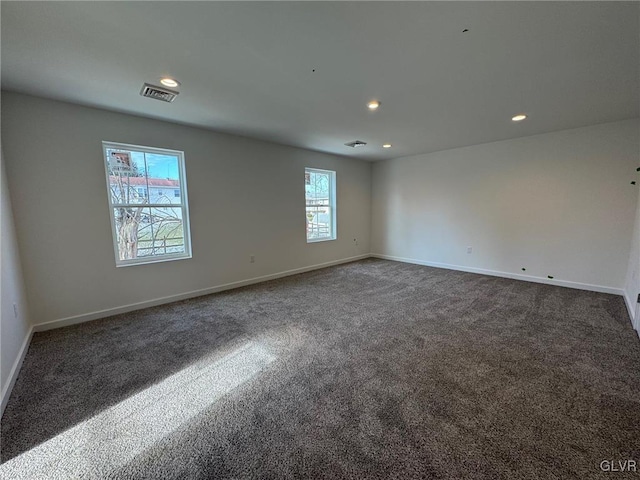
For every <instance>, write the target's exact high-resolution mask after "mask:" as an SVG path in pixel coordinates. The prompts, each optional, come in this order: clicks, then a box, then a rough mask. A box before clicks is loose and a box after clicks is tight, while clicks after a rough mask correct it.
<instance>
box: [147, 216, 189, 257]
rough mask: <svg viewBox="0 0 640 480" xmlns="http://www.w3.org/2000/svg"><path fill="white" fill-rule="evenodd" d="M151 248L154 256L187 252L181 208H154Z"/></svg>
mask: <svg viewBox="0 0 640 480" xmlns="http://www.w3.org/2000/svg"><path fill="white" fill-rule="evenodd" d="M148 239H149V247H151V248H152V252H153V254H154V255H165V254H175V253H184V252H185V241H184V230H183V222H182V209H181V208H170V207H168V208H152V209H151V232H150V235H149V237H148Z"/></svg>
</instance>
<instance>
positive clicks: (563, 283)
mask: <svg viewBox="0 0 640 480" xmlns="http://www.w3.org/2000/svg"><path fill="white" fill-rule="evenodd" d="M371 256H372V257H374V258H382V259H384V260H394V261H396V262H404V263H415V264H416V265H424V266H427V267H435V268H444V269H447V270H458V271H461V272H469V273H479V274H481V275H491V276H492V277H503V278H511V279H513V280H523V281H525V282H535V283H544V284H546V285H555V286H558V287H568V288H576V289H578V290H589V291H591V292H600V293H611V294H613V295H624V290H622V289H621V288H613V287H605V286H603V285H591V284H589V283H579V282H570V281H568V280H555V279H550V278H542V277H534V276H531V275H521V274H519V273H510V272H500V271H496V270H485V269H483V268H474V267H466V266H462V265H450V264H448V263H438V262H428V261H426V260H417V259H414V258H404V257H394V256H392V255H382V254H380V253H372V254H371Z"/></svg>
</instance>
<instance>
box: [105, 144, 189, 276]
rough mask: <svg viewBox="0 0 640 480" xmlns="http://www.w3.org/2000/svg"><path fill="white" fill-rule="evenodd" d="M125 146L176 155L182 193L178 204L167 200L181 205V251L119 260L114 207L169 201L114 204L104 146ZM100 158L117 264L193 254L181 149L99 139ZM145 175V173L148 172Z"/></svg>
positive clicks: (126, 264)
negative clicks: (100, 140) (182, 245)
mask: <svg viewBox="0 0 640 480" xmlns="http://www.w3.org/2000/svg"><path fill="white" fill-rule="evenodd" d="M109 149H112V150H125V151H134V152H142V153H151V154H159V155H169V156H175V157H177V159H178V176H179V179H178V181H179V184H180V191H181V193H182V195H181V197H180V204H175V205H174V204H170V208H180V209H181V210H182V234H183V236H184V253H170V254H162V255H150V256H148V257H138V258H133V259H129V260H120V252H119V250H118V233H117V228H116V219H115V216H114V209H115V208H118V206H122V205H126V206H129V205H131V206H136V207H139V206H140V205H144V206H145V207H146V208H167V207H168V204H155V203H153V204H152V203H146V204H140V203H135V204H134V203H123V204H119V205H116V206H114V204H113V199H112V195H111V183H110V179H109V159H108V157H107V150H109ZM102 157H103V159H102V162H103V164H104V172H105V180H106V183H107V202H108V205H109V217H110V219H111V241H112V243H113V251H114V255H115V260H116V267H131V266H133V265H147V264H150V263H162V262H170V261H173V260H184V259H188V258H192V257H193V252H192V249H191V224H190V222H189V200H188V195H187V173H186V168H185V161H184V152H183V151H180V150H172V149H168V148H159V147H147V146H143V145H133V144H129V143H120V142H111V141H103V142H102ZM147 178H148V176H147ZM145 190H147V194H146V199H147V200H148V199H149V198H150V197H151V195H150V192H148V188H147V187H145Z"/></svg>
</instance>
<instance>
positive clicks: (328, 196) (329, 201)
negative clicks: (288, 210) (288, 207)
mask: <svg viewBox="0 0 640 480" xmlns="http://www.w3.org/2000/svg"><path fill="white" fill-rule="evenodd" d="M304 190H305V197H306V206H307V211H306V223H307V242H318V241H322V240H335V239H336V172H332V171H330V170H318V169H316V168H305V170H304Z"/></svg>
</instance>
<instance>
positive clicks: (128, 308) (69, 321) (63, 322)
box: [33, 253, 370, 332]
mask: <svg viewBox="0 0 640 480" xmlns="http://www.w3.org/2000/svg"><path fill="white" fill-rule="evenodd" d="M369 257H370V255H369V254H368V253H367V254H364V255H357V256H355V257H349V258H343V259H341V260H333V261H331V262H325V263H319V264H317V265H311V266H308V267H301V268H295V269H293V270H285V271H283V272H278V273H272V274H269V275H263V276H261V277H254V278H249V279H247V280H240V281H237V282H231V283H225V284H224V285H218V286H215V287H209V288H203V289H201V290H193V291H191V292H185V293H179V294H177V295H170V296H167V297H160V298H154V299H153V300H146V301H144V302H137V303H131V304H129V305H123V306H121V307H115V308H108V309H105V310H99V311H97V312H91V313H84V314H81V315H74V316H72V317H66V318H61V319H58V320H52V321H50V322H43V323H38V324H36V325H34V326H33V331H34V332H44V331H46V330H51V329H54V328H60V327H67V326H69V325H75V324H77V323H84V322H89V321H91V320H97V319H99V318H105V317H110V316H112V315H118V314H120V313H126V312H132V311H134V310H141V309H143V308H148V307H155V306H157V305H163V304H165V303H172V302H178V301H180V300H186V299H188V298H194V297H201V296H203V295H209V294H211V293H217V292H222V291H225V290H231V289H233V288H239V287H245V286H247V285H253V284H255V283H260V282H266V281H267V280H275V279H277V278H282V277H288V276H290V275H297V274H298V273H304V272H310V271H312V270H318V269H321V268H326V267H331V266H333V265H339V264H341V263H349V262H355V261H357V260H363V259H365V258H369Z"/></svg>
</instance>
